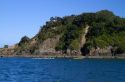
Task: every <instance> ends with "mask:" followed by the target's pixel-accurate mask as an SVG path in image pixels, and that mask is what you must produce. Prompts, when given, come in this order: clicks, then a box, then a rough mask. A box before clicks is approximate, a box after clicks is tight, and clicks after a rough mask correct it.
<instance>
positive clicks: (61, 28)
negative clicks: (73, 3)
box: [18, 10, 125, 52]
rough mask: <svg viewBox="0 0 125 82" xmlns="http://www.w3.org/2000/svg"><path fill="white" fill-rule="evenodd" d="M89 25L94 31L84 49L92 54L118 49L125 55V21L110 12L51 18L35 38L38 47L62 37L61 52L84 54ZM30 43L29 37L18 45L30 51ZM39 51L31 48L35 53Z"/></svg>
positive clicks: (59, 47)
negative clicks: (111, 48) (72, 51)
mask: <svg viewBox="0 0 125 82" xmlns="http://www.w3.org/2000/svg"><path fill="white" fill-rule="evenodd" d="M86 25H89V26H90V28H89V30H88V33H87V35H86V43H85V44H84V45H82V46H83V49H85V50H87V49H88V50H91V49H92V48H95V47H100V48H106V47H108V46H114V45H115V46H117V47H118V51H119V52H125V18H121V17H119V16H115V15H114V14H113V13H112V12H111V11H108V10H102V11H99V12H96V13H83V14H81V15H71V16H65V17H62V18H61V17H51V18H50V21H47V22H46V25H43V26H42V27H41V29H40V31H39V33H38V34H37V35H36V36H35V37H36V38H37V45H39V44H41V43H42V42H43V41H44V40H46V39H48V38H52V37H54V36H57V35H60V36H61V37H60V40H59V43H57V45H56V47H55V49H56V50H57V51H58V50H63V51H66V50H67V49H70V50H80V46H81V45H80V41H81V37H82V36H83V34H84V29H85V27H86ZM30 40H32V39H29V38H28V37H26V36H25V37H23V38H22V39H21V41H20V42H19V44H18V45H19V46H20V47H21V48H23V49H27V48H28V45H29V43H30ZM35 48H36V47H33V48H31V47H30V49H33V50H35ZM37 48H38V47H37Z"/></svg>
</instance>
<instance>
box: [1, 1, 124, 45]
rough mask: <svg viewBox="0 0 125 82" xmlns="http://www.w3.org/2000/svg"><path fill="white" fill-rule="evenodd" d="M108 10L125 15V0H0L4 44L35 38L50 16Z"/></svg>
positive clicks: (121, 15)
mask: <svg viewBox="0 0 125 82" xmlns="http://www.w3.org/2000/svg"><path fill="white" fill-rule="evenodd" d="M105 9H107V10H110V11H113V12H114V13H115V14H116V15H118V16H120V17H125V0H0V47H3V46H4V45H13V44H15V43H18V42H19V41H20V39H21V37H23V36H25V35H26V36H28V37H30V38H32V37H33V36H34V35H35V34H37V33H38V31H39V29H40V26H42V25H44V24H45V22H46V21H48V20H49V18H50V17H54V16H61V17H63V16H67V15H72V14H76V15H77V14H81V13H84V12H97V11H100V10H105Z"/></svg>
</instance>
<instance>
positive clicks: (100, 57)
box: [0, 55, 125, 59]
mask: <svg viewBox="0 0 125 82" xmlns="http://www.w3.org/2000/svg"><path fill="white" fill-rule="evenodd" d="M4 57H8V58H9V57H18V58H20V57H24V58H43V59H44V58H48V59H49V58H50V59H51V58H72V59H125V56H52V55H50V56H45V55H0V58H4Z"/></svg>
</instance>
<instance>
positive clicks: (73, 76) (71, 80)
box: [0, 57, 125, 82]
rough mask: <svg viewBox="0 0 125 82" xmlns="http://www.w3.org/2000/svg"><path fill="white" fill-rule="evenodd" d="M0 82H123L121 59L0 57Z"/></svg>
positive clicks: (124, 76)
mask: <svg viewBox="0 0 125 82" xmlns="http://www.w3.org/2000/svg"><path fill="white" fill-rule="evenodd" d="M0 82H125V60H118V59H81V60H75V59H65V58H62V59H61V58H60V59H40V58H38V59H37V58H14V57H12V58H0Z"/></svg>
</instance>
